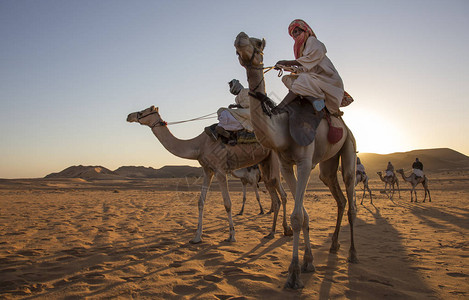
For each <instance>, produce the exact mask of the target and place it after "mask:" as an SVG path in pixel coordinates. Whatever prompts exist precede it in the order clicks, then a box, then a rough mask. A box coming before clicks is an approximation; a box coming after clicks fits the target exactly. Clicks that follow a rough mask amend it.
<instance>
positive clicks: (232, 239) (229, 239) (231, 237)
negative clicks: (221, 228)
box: [225, 236, 236, 243]
mask: <svg viewBox="0 0 469 300" xmlns="http://www.w3.org/2000/svg"><path fill="white" fill-rule="evenodd" d="M225 242H228V243H232V242H236V239H235V238H234V237H233V236H230V237H229V238H227V239H226V240H225Z"/></svg>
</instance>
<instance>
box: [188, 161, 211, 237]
mask: <svg viewBox="0 0 469 300" xmlns="http://www.w3.org/2000/svg"><path fill="white" fill-rule="evenodd" d="M203 172H204V182H203V183H202V191H201V192H200V197H199V204H198V206H199V221H198V223H197V231H196V233H195V237H194V238H193V239H192V240H191V241H190V243H192V244H197V243H200V242H201V241H202V231H203V229H202V227H203V226H202V220H203V217H204V206H205V199H206V198H207V193H208V189H209V188H210V183H211V182H212V178H213V171H211V170H210V169H209V168H203Z"/></svg>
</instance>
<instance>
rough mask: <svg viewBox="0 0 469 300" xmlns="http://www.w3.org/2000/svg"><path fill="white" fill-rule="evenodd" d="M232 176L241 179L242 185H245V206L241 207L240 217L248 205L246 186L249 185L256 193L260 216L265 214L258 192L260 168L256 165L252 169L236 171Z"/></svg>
mask: <svg viewBox="0 0 469 300" xmlns="http://www.w3.org/2000/svg"><path fill="white" fill-rule="evenodd" d="M231 174H232V175H233V176H234V177H236V178H239V179H241V183H242V184H243V206H242V207H241V211H240V212H239V213H238V215H242V214H243V212H244V204H245V203H246V186H247V185H248V184H249V185H251V186H252V188H253V189H254V192H255V193H256V199H257V203H259V208H260V210H261V211H260V212H259V214H260V215H262V214H264V209H263V208H262V204H261V198H260V196H259V192H258V189H259V181H260V180H261V170H260V169H259V167H258V166H257V165H254V166H251V167H247V168H242V169H238V170H234V171H232V172H231Z"/></svg>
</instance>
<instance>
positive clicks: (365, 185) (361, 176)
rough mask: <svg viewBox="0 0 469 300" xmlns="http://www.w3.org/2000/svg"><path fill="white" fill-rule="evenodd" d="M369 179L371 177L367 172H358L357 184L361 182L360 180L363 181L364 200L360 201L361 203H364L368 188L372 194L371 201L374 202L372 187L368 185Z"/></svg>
mask: <svg viewBox="0 0 469 300" xmlns="http://www.w3.org/2000/svg"><path fill="white" fill-rule="evenodd" d="M368 180H369V178H368V175H366V173H357V174H356V180H355V186H357V184H359V183H360V182H363V195H362V202H360V204H363V199H364V198H365V193H366V190H368V193H369V194H370V202H371V204H373V197H372V196H371V189H370V187H369V186H368Z"/></svg>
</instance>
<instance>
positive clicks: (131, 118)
mask: <svg viewBox="0 0 469 300" xmlns="http://www.w3.org/2000/svg"><path fill="white" fill-rule="evenodd" d="M127 122H130V123H132V122H138V123H140V124H141V125H147V126H150V127H155V126H157V125H159V124H163V123H164V121H163V120H161V116H160V114H159V112H158V107H154V106H153V105H152V106H151V107H149V108H147V109H144V110H142V111H138V112H134V113H131V114H129V115H128V116H127ZM164 124H165V123H164Z"/></svg>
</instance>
